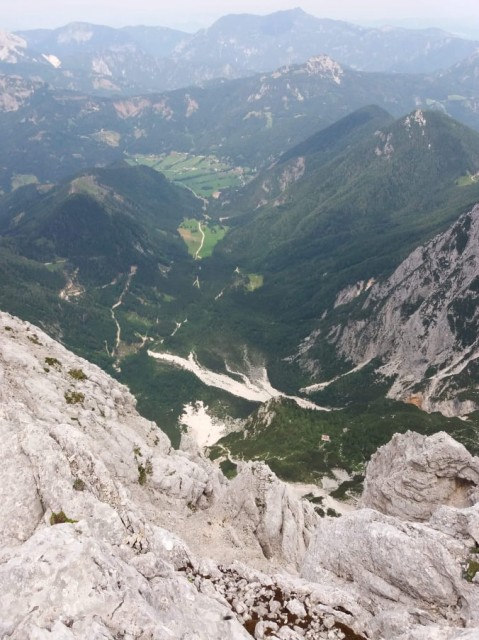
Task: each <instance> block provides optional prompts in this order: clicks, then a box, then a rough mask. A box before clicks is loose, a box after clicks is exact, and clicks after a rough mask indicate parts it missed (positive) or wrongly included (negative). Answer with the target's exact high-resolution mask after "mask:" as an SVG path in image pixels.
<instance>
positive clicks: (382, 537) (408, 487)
mask: <svg viewBox="0 0 479 640" xmlns="http://www.w3.org/2000/svg"><path fill="white" fill-rule="evenodd" d="M478 472H479V459H477V458H473V457H472V456H470V455H469V454H468V452H467V451H466V450H465V449H464V447H462V446H461V445H459V444H458V443H457V442H455V441H454V440H452V438H450V437H449V436H447V434H444V433H439V434H436V435H434V436H431V437H429V438H426V437H424V436H420V435H418V434H415V433H411V432H409V433H407V434H404V435H398V434H397V435H396V436H394V437H393V439H392V441H391V442H390V443H389V444H388V445H386V446H384V447H382V448H381V449H379V451H378V452H377V453H376V455H375V456H373V458H372V460H371V462H370V464H369V466H368V468H367V473H366V480H365V492H364V496H363V499H362V506H363V508H360V509H359V510H358V511H356V512H354V513H351V514H348V515H346V516H343V517H342V518H340V519H327V520H325V521H322V522H321V523H320V525H319V526H318V528H317V530H316V533H315V535H314V538H313V541H312V543H311V545H310V547H309V549H308V551H307V553H306V557H305V561H304V564H303V568H302V576H303V577H304V578H305V579H307V580H310V581H317V582H320V581H322V580H324V579H327V576H328V575H329V574H333V575H334V576H335V577H336V578H338V579H339V580H340V582H341V584H342V585H343V588H344V587H345V585H347V584H349V583H351V582H352V583H353V584H354V585H355V586H356V588H358V590H359V593H360V594H361V595H360V599H359V601H358V604H360V605H361V606H363V607H364V608H365V609H366V610H368V611H370V612H372V613H373V615H374V621H373V623H372V624H371V627H370V632H371V637H373V638H378V639H379V638H404V639H405V638H415V637H417V638H420V637H425V638H426V637H427V638H435V637H437V638H443V637H444V638H456V637H458V638H459V637H462V636H461V633H462V631H461V632H459V629H460V628H461V627H473V628H474V629H475V631H474V633H476V634H477V635H478V636H479V584H478V582H477V577H475V576H476V560H475V558H476V557H477V556H476V551H479V546H478V541H479V538H478V537H477V533H479V529H478V528H477V516H478V515H479V495H478V492H477V485H478V483H479V473H478ZM429 496H430V499H429ZM368 507H373V509H372V508H368ZM374 509H375V510H374ZM388 514H391V515H388ZM424 624H426V625H432V626H434V625H436V626H437V627H438V631H437V635H434V634H435V632H433V631H432V630H429V633H430V634H431V635H427V634H426V635H421V634H422V633H423V631H422V630H421V629H420V628H418V627H420V625H424ZM448 627H449V629H447V628H448ZM444 628H446V629H447V630H445V629H444ZM471 633H472V632H471ZM464 637H467V635H466V636H464ZM471 637H474V635H472V636H471Z"/></svg>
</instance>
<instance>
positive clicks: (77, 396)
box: [65, 391, 85, 404]
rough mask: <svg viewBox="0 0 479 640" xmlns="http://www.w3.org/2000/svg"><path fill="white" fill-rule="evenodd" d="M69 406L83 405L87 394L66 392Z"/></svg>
mask: <svg viewBox="0 0 479 640" xmlns="http://www.w3.org/2000/svg"><path fill="white" fill-rule="evenodd" d="M65 400H66V403H67V404H81V403H82V402H83V401H84V400H85V394H84V393H80V392H79V391H65Z"/></svg>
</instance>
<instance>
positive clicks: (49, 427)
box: [0, 314, 479, 640]
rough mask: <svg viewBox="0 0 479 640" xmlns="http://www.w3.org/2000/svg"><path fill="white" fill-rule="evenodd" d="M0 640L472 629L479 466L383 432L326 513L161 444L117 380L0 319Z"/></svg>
mask: <svg viewBox="0 0 479 640" xmlns="http://www.w3.org/2000/svg"><path fill="white" fill-rule="evenodd" d="M0 433H1V437H0V501H1V505H2V508H1V509H0V541H1V542H0V545H1V547H0V638H11V639H15V640H23V639H27V638H28V639H30V638H35V639H44V638H45V639H46V638H49V639H52V640H55V639H62V640H63V639H65V640H68V639H74V638H78V639H80V638H82V639H83V638H89V639H93V640H94V639H102V640H103V639H115V640H116V639H119V638H122V639H137V640H140V639H141V640H143V639H144V640H146V639H153V638H154V639H158V640H163V639H165V640H167V639H171V640H177V639H178V640H180V639H181V640H215V639H218V640H220V639H221V640H224V639H226V638H228V639H230V638H231V639H233V640H236V639H240V638H245V639H246V638H251V637H254V638H256V639H258V640H261V639H263V638H273V639H274V638H276V639H277V640H278V639H279V640H298V639H301V638H309V639H311V640H313V639H317V638H325V639H329V640H333V639H335V638H348V639H358V640H361V639H369V640H379V639H385V640H386V639H387V640H395V639H396V640H407V639H417V640H420V639H426V638H427V639H434V638H437V639H438V640H453V639H456V638H457V639H459V638H461V639H469V640H472V639H473V638H478V637H479V583H478V581H479V574H478V572H477V571H478V569H479V562H478V560H479V555H478V552H479V547H478V542H479V460H478V459H477V458H473V457H472V456H470V455H469V453H468V452H467V451H466V449H464V447H462V446H461V445H459V444H457V443H456V442H454V441H453V440H452V439H451V438H450V437H449V436H447V435H446V434H437V435H435V436H432V437H430V438H424V437H422V436H418V435H416V434H411V433H409V434H406V435H404V436H396V437H395V438H394V439H393V440H392V442H391V443H389V444H388V445H387V446H385V447H383V448H382V449H380V450H379V451H378V453H377V454H376V455H375V456H374V458H373V460H372V461H371V463H370V465H369V468H368V472H367V477H366V483H365V491H364V495H363V498H362V504H361V506H360V508H359V509H358V510H356V511H355V512H353V513H351V514H348V515H346V516H342V517H340V518H324V519H321V518H319V517H318V516H317V515H316V513H315V511H314V509H313V507H312V505H311V504H310V503H309V502H307V501H305V500H297V499H296V498H295V494H294V492H293V491H292V490H291V489H290V488H289V487H288V486H287V485H285V484H284V483H282V482H280V481H279V480H278V479H277V478H276V476H275V475H274V474H273V473H272V472H271V471H270V470H269V469H268V467H266V466H265V465H264V464H262V463H249V464H246V463H245V464H240V467H239V473H238V475H237V477H236V478H235V479H233V480H232V481H229V480H227V479H226V478H225V477H224V476H223V475H222V473H221V472H220V470H219V469H218V468H217V467H216V466H214V465H213V464H212V463H210V462H209V461H207V460H206V459H204V458H203V457H202V455H201V454H200V452H199V451H198V450H197V448H196V446H195V444H194V443H193V442H192V441H191V440H190V439H189V438H188V437H185V438H184V439H183V443H182V450H181V451H174V450H173V449H172V448H171V446H170V443H169V441H168V439H167V437H166V436H165V435H164V434H163V433H162V432H161V431H160V430H159V429H158V427H157V426H156V425H155V424H154V423H151V422H148V421H147V420H144V419H143V418H141V417H140V416H139V415H138V414H137V412H136V410H135V403H134V398H133V397H132V396H131V394H130V393H129V392H128V390H127V389H126V388H125V387H123V386H122V385H120V384H118V383H117V382H115V381H114V380H112V379H111V378H110V377H108V376H107V375H106V374H105V373H104V372H102V371H101V370H100V369H98V368H97V367H95V366H94V365H91V364H89V363H87V362H86V361H84V360H82V359H80V358H78V357H76V356H74V355H73V354H71V353H70V352H68V351H67V350H66V349H64V348H63V347H62V346H61V345H59V344H58V343H56V342H54V341H53V340H52V339H50V338H49V337H48V336H46V335H45V334H44V333H43V332H42V331H41V330H39V329H38V328H36V327H34V326H32V325H29V324H28V323H24V322H21V321H20V320H18V319H16V318H13V317H12V316H9V315H8V314H0Z"/></svg>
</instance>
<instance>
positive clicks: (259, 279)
mask: <svg viewBox="0 0 479 640" xmlns="http://www.w3.org/2000/svg"><path fill="white" fill-rule="evenodd" d="M263 280H264V278H263V276H262V275H259V274H258V273H248V284H247V285H246V291H256V289H260V288H261V287H262V286H263Z"/></svg>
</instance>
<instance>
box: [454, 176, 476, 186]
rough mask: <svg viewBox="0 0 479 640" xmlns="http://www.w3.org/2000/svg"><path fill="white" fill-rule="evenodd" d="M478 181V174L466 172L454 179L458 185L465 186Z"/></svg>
mask: <svg viewBox="0 0 479 640" xmlns="http://www.w3.org/2000/svg"><path fill="white" fill-rule="evenodd" d="M476 182H479V174H478V173H476V174H475V175H474V176H473V175H471V174H470V173H468V174H467V175H465V176H461V177H460V178H458V179H457V180H456V184H457V186H458V187H467V186H468V185H470V184H475V183H476Z"/></svg>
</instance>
